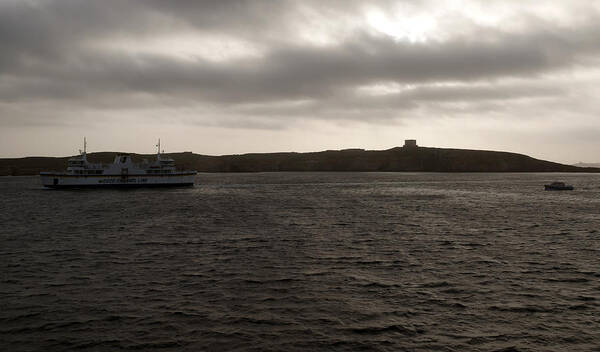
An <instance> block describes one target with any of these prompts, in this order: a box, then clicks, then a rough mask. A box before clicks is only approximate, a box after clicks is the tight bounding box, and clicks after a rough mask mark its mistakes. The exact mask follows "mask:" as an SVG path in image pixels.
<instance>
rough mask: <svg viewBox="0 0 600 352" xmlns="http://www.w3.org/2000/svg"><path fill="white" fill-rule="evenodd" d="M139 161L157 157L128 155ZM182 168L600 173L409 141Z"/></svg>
mask: <svg viewBox="0 0 600 352" xmlns="http://www.w3.org/2000/svg"><path fill="white" fill-rule="evenodd" d="M116 154H118V152H98V153H88V154H87V156H88V159H89V160H90V161H91V162H98V163H109V162H111V160H113V159H114V157H115V155H116ZM130 154H131V155H132V157H133V159H134V160H135V161H141V160H143V159H151V158H152V157H153V156H154V155H150V154H148V155H144V154H134V153H130ZM164 155H165V156H168V157H169V158H172V159H174V160H175V162H176V163H177V165H178V166H179V167H181V168H183V169H190V170H197V171H198V172H279V171H363V172H373V171H387V172H600V168H597V167H577V166H573V165H565V164H560V163H555V162H551V161H545V160H539V159H535V158H532V157H530V156H527V155H523V154H517V153H509V152H499V151H487V150H469V149H448V148H430V147H420V146H417V144H416V141H415V140H406V142H405V144H404V146H403V147H395V148H391V149H387V150H364V149H343V150H326V151H321V152H309V153H296V152H283V153H250V154H236V155H221V156H210V155H202V154H195V153H192V152H181V153H166V154H164ZM68 159H69V157H25V158H4V159H0V175H2V176H6V175H14V176H19V175H37V174H39V172H40V171H59V170H64V169H65V168H66V165H67V160H68Z"/></svg>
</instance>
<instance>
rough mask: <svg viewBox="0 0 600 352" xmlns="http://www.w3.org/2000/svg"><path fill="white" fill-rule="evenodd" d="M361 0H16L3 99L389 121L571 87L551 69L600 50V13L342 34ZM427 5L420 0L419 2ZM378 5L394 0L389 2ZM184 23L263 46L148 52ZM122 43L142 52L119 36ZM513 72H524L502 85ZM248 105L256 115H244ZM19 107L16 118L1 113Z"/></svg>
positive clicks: (5, 33)
mask: <svg viewBox="0 0 600 352" xmlns="http://www.w3.org/2000/svg"><path fill="white" fill-rule="evenodd" d="M360 4H361V2H358V1H356V2H327V3H323V2H317V1H306V2H297V1H276V2H273V1H262V0H259V1H254V0H253V1H250V0H247V1H216V0H215V1H158V0H156V1H128V0H125V1H117V0H108V1H75V0H72V1H71V0H65V1H60V0H54V1H40V2H36V1H33V2H28V1H7V2H3V3H1V4H0V42H1V43H2V45H3V48H2V52H3V54H2V55H0V79H1V81H0V102H2V103H4V104H13V105H14V104H16V105H18V104H25V103H32V102H49V103H50V104H54V106H60V105H61V104H65V105H68V106H72V107H79V108H81V109H83V108H91V109H100V110H101V109H115V110H119V109H121V110H122V109H130V108H132V107H135V106H138V104H143V106H144V108H147V107H148V106H162V107H170V106H178V105H179V106H184V107H189V108H191V109H203V110H208V111H210V112H211V117H212V118H213V119H214V118H215V116H219V113H220V114H221V115H223V116H224V117H223V125H226V126H230V125H232V123H231V120H227V118H226V117H225V116H234V117H235V118H234V121H238V122H239V126H245V127H247V126H249V125H253V124H254V125H255V126H259V127H260V126H263V127H264V126H267V125H268V124H269V122H268V121H267V122H265V120H264V119H260V118H257V117H260V116H266V117H267V118H268V117H269V116H277V117H278V118H279V120H277V121H279V122H278V123H277V126H279V124H280V123H281V122H280V119H281V118H286V116H287V117H289V118H294V117H304V118H312V119H317V120H318V119H332V118H335V119H363V120H366V119H369V120H371V119H374V120H377V119H382V120H388V119H390V118H397V117H398V116H400V115H402V114H401V112H402V111H410V110H415V109H421V108H423V107H427V106H430V107H432V108H435V109H442V108H443V106H444V104H448V103H464V104H467V106H472V107H473V109H474V110H473V111H476V110H475V109H476V106H481V104H482V103H481V102H482V101H487V102H486V104H488V105H487V106H496V107H497V108H498V109H500V108H501V104H500V103H499V102H502V101H504V102H507V101H515V100H519V99H530V100H531V99H542V98H546V97H560V96H564V95H566V94H568V91H569V86H568V85H565V86H563V87H556V86H555V85H554V84H555V82H550V83H548V82H549V81H548V82H547V81H545V80H544V76H546V75H551V74H554V73H556V72H562V71H565V70H569V69H572V68H574V67H577V66H579V67H581V66H582V65H583V66H585V65H586V64H585V62H586V60H588V61H587V62H589V60H590V58H594V57H595V56H596V55H597V54H598V51H599V50H600V36H598V35H597V33H598V32H599V30H600V28H599V27H600V25H599V23H600V21H598V20H599V19H600V16H598V13H597V12H593V11H590V12H588V13H587V15H586V17H585V18H583V19H581V20H579V21H577V22H573V23H568V24H564V23H561V24H553V23H551V22H549V21H546V20H544V19H543V18H540V17H535V16H533V17H531V18H529V26H530V27H529V28H525V29H523V28H519V30H511V29H510V28H509V27H510V24H507V25H506V26H505V27H504V26H500V27H481V28H477V31H476V32H467V33H465V32H464V31H457V33H456V35H452V36H448V37H447V38H444V39H439V38H432V39H431V40H428V41H416V42H410V41H406V40H398V38H393V37H391V36H387V35H384V34H382V33H378V32H377V31H375V30H373V29H369V28H365V27H364V25H363V26H362V27H361V26H357V27H356V28H352V29H351V32H350V33H338V32H336V28H337V27H335V24H336V23H337V22H336V21H349V22H351V21H352V19H353V18H354V19H355V18H356V17H357V16H359V15H360V14H361V11H364V10H365V8H364V7H362V6H361V5H360ZM427 4H428V2H419V3H416V2H412V5H411V6H420V5H422V6H426V5H427ZM374 6H380V7H383V8H385V7H391V6H393V5H392V4H391V2H386V1H381V2H377V3H374ZM311 16H317V17H318V19H319V20H321V21H324V19H328V21H324V22H326V23H330V24H331V26H332V28H333V29H331V31H330V33H329V34H330V35H331V36H332V37H333V38H334V39H335V40H334V41H333V42H332V43H326V44H322V43H312V42H310V40H308V41H307V40H300V39H299V38H300V36H298V35H297V34H298V33H299V32H302V31H306V33H308V34H307V35H308V36H309V37H310V33H311V30H312V29H311V28H310V25H311V24H312V22H311ZM313 22H314V21H313ZM469 25H470V26H472V24H469ZM182 32H186V33H193V34H194V35H198V36H203V38H211V36H214V37H215V38H221V37H222V36H226V37H228V38H234V39H239V40H242V41H244V43H247V44H248V45H250V46H253V47H255V48H257V50H258V51H260V55H254V56H253V55H248V56H244V55H241V56H239V57H236V58H232V59H227V60H223V61H218V60H210V59H207V58H206V57H202V56H201V55H199V56H198V57H193V56H191V57H187V58H181V57H177V56H176V55H172V53H170V52H168V51H167V50H166V49H165V51H162V52H160V51H158V52H156V51H154V52H153V51H144V50H136V43H137V42H139V43H144V42H147V41H151V40H152V39H154V38H156V37H160V36H173V38H174V39H173V40H174V41H176V40H177V39H176V37H177V34H178V33H182ZM122 40H126V41H125V43H129V44H128V45H130V46H131V48H128V49H131V50H125V49H124V48H122V47H116V48H111V47H110V45H107V43H108V44H110V43H111V42H119V41H122ZM140 45H142V44H140ZM505 80H516V82H517V83H511V84H505V83H502V81H505ZM528 80H531V81H532V82H533V83H532V82H528ZM375 84H397V85H412V86H415V87H416V88H415V89H411V90H407V91H401V92H394V93H392V94H386V95H377V94H375V95H369V94H364V92H361V90H360V89H359V88H360V87H364V86H369V85H375ZM447 84H449V85H447ZM285 102H290V104H286V103H285ZM298 102H300V103H298ZM468 104H471V105H468ZM13 108H14V106H13ZM467 109H468V107H467ZM2 111H6V110H2V108H0V114H2V113H3V112H2ZM448 111H449V112H452V111H453V110H452V108H449V110H448ZM244 116H248V118H247V122H240V121H242V120H243V118H244ZM12 118H15V117H7V116H2V119H1V120H0V123H7V121H9V120H11V119H12ZM47 118H48V117H47V115H44V119H47ZM54 118H56V119H60V118H61V117H60V116H56V117H54ZM226 120H227V121H226ZM273 121H274V120H273ZM213 123H214V121H213ZM217 123H218V122H217ZM260 128H262V127H260Z"/></svg>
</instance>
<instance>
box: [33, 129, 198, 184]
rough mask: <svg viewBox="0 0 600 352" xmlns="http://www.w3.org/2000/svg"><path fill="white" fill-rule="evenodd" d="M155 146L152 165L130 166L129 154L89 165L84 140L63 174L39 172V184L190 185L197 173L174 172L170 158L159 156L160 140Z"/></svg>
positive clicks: (132, 163) (122, 154) (173, 165)
mask: <svg viewBox="0 0 600 352" xmlns="http://www.w3.org/2000/svg"><path fill="white" fill-rule="evenodd" d="M156 146H157V148H158V151H157V153H156V160H154V161H152V162H149V161H146V160H144V161H143V162H141V163H134V162H133V160H132V159H131V155H130V154H126V153H120V154H117V155H116V156H115V159H114V161H113V163H112V164H100V163H90V162H89V161H88V160H87V152H86V149H87V142H86V140H85V138H84V142H83V151H81V150H80V154H79V155H77V156H75V157H72V158H70V159H69V161H68V165H67V170H66V171H64V172H40V178H41V180H42V185H43V186H45V187H49V188H65V187H90V186H94V187H110V186H112V187H117V186H124V187H144V186H147V187H150V186H192V185H193V184H194V178H195V176H196V173H197V172H196V171H193V170H186V171H179V170H177V169H176V168H175V161H174V160H173V159H171V158H166V157H164V156H162V155H161V149H160V139H159V140H158V144H157V145H156Z"/></svg>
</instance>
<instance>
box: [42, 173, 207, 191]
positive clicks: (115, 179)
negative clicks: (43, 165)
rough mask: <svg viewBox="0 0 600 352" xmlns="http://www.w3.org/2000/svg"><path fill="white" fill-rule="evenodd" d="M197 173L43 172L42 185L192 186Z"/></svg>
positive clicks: (56, 186)
mask: <svg viewBox="0 0 600 352" xmlns="http://www.w3.org/2000/svg"><path fill="white" fill-rule="evenodd" d="M195 176H196V173H181V174H171V175H164V174H163V175H69V174H63V173H49V172H43V173H41V174H40V177H41V180H42V185H43V186H44V187H49V188H66V187H74V188H77V187H156V186H160V187H167V186H170V187H174V186H192V185H193V184H194V178H195Z"/></svg>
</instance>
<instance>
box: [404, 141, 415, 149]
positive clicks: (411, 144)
mask: <svg viewBox="0 0 600 352" xmlns="http://www.w3.org/2000/svg"><path fill="white" fill-rule="evenodd" d="M416 147H417V140H416V139H405V140H404V148H416Z"/></svg>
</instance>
